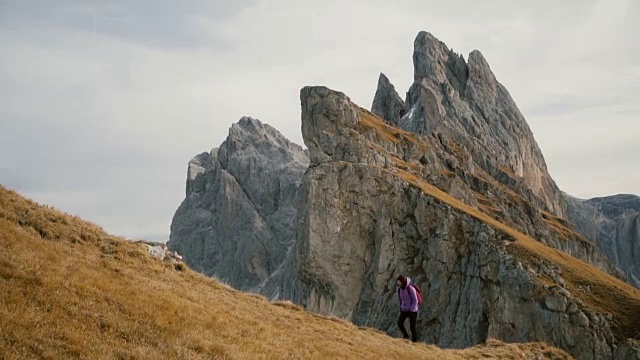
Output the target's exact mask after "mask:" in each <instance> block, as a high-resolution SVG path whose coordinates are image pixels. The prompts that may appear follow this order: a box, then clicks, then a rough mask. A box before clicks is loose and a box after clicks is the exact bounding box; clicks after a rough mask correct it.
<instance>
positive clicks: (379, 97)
mask: <svg viewBox="0 0 640 360" xmlns="http://www.w3.org/2000/svg"><path fill="white" fill-rule="evenodd" d="M371 112H372V113H374V114H376V115H377V116H379V117H380V118H382V119H384V120H386V121H387V122H388V123H390V124H392V125H397V124H398V121H399V120H400V118H402V116H404V114H405V113H406V112H407V110H406V108H405V104H404V101H403V100H402V98H401V97H400V95H398V92H397V91H396V88H395V87H394V86H393V84H391V81H389V78H387V76H386V75H385V74H383V73H380V78H379V79H378V88H377V89H376V94H375V96H374V97H373V104H372V105H371Z"/></svg>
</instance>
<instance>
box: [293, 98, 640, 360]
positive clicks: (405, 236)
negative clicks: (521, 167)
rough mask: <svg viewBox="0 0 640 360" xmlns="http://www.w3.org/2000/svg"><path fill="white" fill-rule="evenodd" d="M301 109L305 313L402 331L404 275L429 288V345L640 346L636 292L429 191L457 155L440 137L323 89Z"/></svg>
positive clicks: (423, 332) (591, 352) (597, 351)
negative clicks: (399, 295) (439, 167)
mask: <svg viewBox="0 0 640 360" xmlns="http://www.w3.org/2000/svg"><path fill="white" fill-rule="evenodd" d="M301 102H302V131H303V137H304V140H305V144H306V145H307V146H308V148H309V151H310V159H311V164H310V168H309V170H308V171H307V172H306V173H305V176H304V178H303V182H302V185H301V187H300V190H299V196H300V197H301V198H302V200H301V201H300V203H299V204H300V206H301V207H300V208H299V210H298V212H297V214H298V219H297V222H298V236H297V244H296V262H297V266H295V268H296V269H297V275H298V281H299V282H300V284H301V285H300V286H301V288H302V289H303V295H302V299H301V302H302V304H304V305H305V307H306V308H307V309H308V310H311V311H315V312H319V313H323V314H327V315H335V316H340V317H344V318H347V319H350V320H352V321H354V322H355V323H357V324H361V325H367V326H375V327H377V328H380V329H384V330H386V331H388V332H390V333H391V334H395V335H398V334H397V333H398V331H397V328H396V327H395V325H394V324H395V319H396V316H397V299H396V292H395V286H394V284H395V278H396V277H397V276H398V275H399V274H401V273H404V274H409V275H410V276H411V277H412V278H413V279H414V281H415V282H416V283H417V284H419V285H420V286H421V288H422V289H423V294H424V300H425V306H424V311H423V315H422V316H421V317H420V320H419V329H420V330H419V332H420V338H421V339H422V340H425V341H427V342H428V343H434V344H437V345H439V346H443V347H467V346H471V345H474V344H477V343H480V342H483V341H485V340H486V339H487V338H488V337H492V338H498V339H503V340H506V341H510V342H522V341H546V342H548V343H550V344H554V345H556V346H558V347H561V348H563V349H565V350H567V351H568V352H570V353H571V354H573V355H574V356H576V357H577V358H580V359H603V358H616V356H617V355H616V354H617V353H618V352H619V348H620V347H621V346H622V344H627V343H632V342H628V341H627V338H633V337H640V317H639V316H640V315H632V314H633V313H638V311H640V293H638V292H637V291H636V290H634V289H633V288H631V287H630V286H629V285H627V284H625V283H623V282H622V281H620V280H617V279H615V278H614V277H611V276H609V275H606V274H605V273H602V272H600V271H598V270H596V269H595V268H592V267H591V266H589V265H587V264H586V263H584V262H582V261H579V260H577V259H574V258H572V257H570V256H567V255H565V254H563V253H561V252H558V251H557V250H554V249H552V248H549V247H547V246H545V245H543V244H542V243H540V242H538V241H536V240H534V239H533V238H531V237H529V236H527V235H526V234H524V233H522V232H520V231H518V230H516V229H514V228H512V227H510V226H508V225H505V224H504V223H502V222H499V221H497V220H495V219H493V218H491V217H490V216H488V215H487V214H485V213H484V212H481V211H479V209H477V208H474V207H472V206H470V205H468V204H465V203H464V202H463V201H460V200H459V199H456V198H454V197H453V196H451V195H450V194H449V193H447V192H445V191H442V190H441V189H438V187H435V186H433V184H431V183H429V182H428V181H427V180H426V179H428V178H429V173H430V171H431V170H429V168H430V166H429V165H425V164H430V163H431V161H433V160H434V159H437V158H440V159H442V161H438V162H437V163H446V159H450V158H453V157H454V155H453V154H450V153H448V151H449V150H448V149H447V148H446V147H445V146H443V145H442V144H441V142H440V140H439V139H437V138H436V137H419V136H416V135H414V134H411V133H408V132H406V131H402V130H400V129H396V128H393V127H391V126H388V125H386V124H384V123H383V122H382V120H380V119H378V118H376V117H375V116H373V114H371V113H368V112H367V111H366V110H363V109H361V108H359V107H357V106H356V105H354V104H353V103H351V102H350V100H349V99H348V98H347V97H346V96H345V95H344V94H341V93H337V92H334V91H331V90H329V89H326V88H322V87H315V88H305V89H303V90H302V92H301ZM425 152H428V153H430V154H435V156H434V157H431V158H427V159H425V158H424V154H425ZM477 171H479V170H477ZM459 186H460V187H461V188H462V189H461V191H460V192H461V193H465V192H469V191H472V190H471V189H470V188H467V189H464V183H461V184H460V185H459ZM493 190H495V191H499V187H496V188H495V189H493ZM503 191H504V190H503ZM284 295H285V296H286V295H287V294H284ZM596 304H599V305H596ZM631 309H634V310H631ZM629 316H631V318H629ZM629 341H631V340H629ZM624 346H627V345H624ZM620 351H622V350H620ZM625 351H626V352H625V354H627V353H628V351H627V350H625ZM634 351H635V350H634ZM625 356H626V355H625Z"/></svg>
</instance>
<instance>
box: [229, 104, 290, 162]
mask: <svg viewBox="0 0 640 360" xmlns="http://www.w3.org/2000/svg"><path fill="white" fill-rule="evenodd" d="M253 151H255V152H256V155H258V156H269V157H276V158H277V159H274V160H282V161H291V160H303V159H300V158H299V156H298V155H299V154H300V153H302V152H303V149H302V147H300V146H299V145H297V144H294V143H292V142H291V141H289V140H288V139H287V138H286V137H284V136H283V135H282V134H281V133H280V132H279V131H278V130H276V129H275V128H273V127H272V126H270V125H267V124H263V123H262V122H261V121H260V120H258V119H254V118H251V117H247V116H245V117H242V118H241V119H240V121H238V122H237V123H235V124H233V125H232V126H231V128H230V129H229V136H228V137H227V139H226V140H225V141H224V142H223V143H222V145H221V146H220V150H219V151H218V156H219V159H220V162H221V163H222V165H223V166H224V167H225V168H227V166H228V164H229V158H231V157H233V156H235V154H236V153H237V154H239V155H238V156H244V153H246V152H253Z"/></svg>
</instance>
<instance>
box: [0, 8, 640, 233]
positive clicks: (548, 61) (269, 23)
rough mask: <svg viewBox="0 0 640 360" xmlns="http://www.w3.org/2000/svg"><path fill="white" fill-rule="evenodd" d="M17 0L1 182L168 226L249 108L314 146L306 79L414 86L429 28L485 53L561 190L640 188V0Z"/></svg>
mask: <svg viewBox="0 0 640 360" xmlns="http://www.w3.org/2000/svg"><path fill="white" fill-rule="evenodd" d="M480 3H481V2H479V1H476V0H468V1H459V0H450V1H428V0H405V1H401V0H399V1H388V0H384V1H382V0H366V1H365V0H326V1H302V0H297V1H296V0H234V1H220V0H181V1H180V0H113V1H109V0H103V1H83V0H56V1H51V0H0V49H1V50H0V184H2V185H4V186H6V187H9V188H11V189H14V190H17V191H19V192H20V193H21V194H23V195H25V196H27V197H30V198H32V199H34V200H36V201H38V202H40V203H46V204H49V205H52V206H55V207H56V208H58V209H60V210H63V211H65V212H69V213H72V214H74V215H79V216H81V217H83V218H85V219H87V220H90V221H93V222H96V223H98V224H99V225H101V226H102V227H103V228H104V229H105V230H107V231H109V232H111V233H113V234H116V235H121V236H125V237H128V238H135V239H141V238H144V239H148V240H155V241H165V240H168V238H169V226H170V223H171V218H172V217H173V214H174V212H175V210H176V209H177V208H178V206H179V205H180V203H181V201H182V200H183V199H184V191H185V190H184V188H185V178H186V170H187V163H188V161H189V160H190V159H191V158H192V157H193V156H195V155H196V154H198V153H201V152H203V151H209V150H210V149H211V148H213V147H217V146H218V145H219V144H220V143H221V142H222V141H223V140H224V139H225V138H226V136H227V134H228V129H229V127H230V126H231V124H233V123H234V122H237V121H238V120H239V119H240V118H241V117H242V116H245V115H246V116H252V117H254V118H258V119H260V120H262V121H263V122H265V123H268V124H270V125H272V126H274V127H275V128H276V129H278V130H280V132H282V133H283V134H284V135H285V136H286V137H288V138H289V139H291V140H292V141H294V142H296V143H298V144H302V136H301V131H300V104H299V90H300V88H302V87H303V86H307V85H325V86H328V87H330V88H332V89H335V90H339V91H342V92H344V93H346V94H347V95H348V96H349V97H350V98H351V99H352V100H353V101H355V102H356V103H358V104H360V105H361V106H364V107H367V108H368V107H370V106H371V102H372V100H373V95H374V93H375V90H376V85H377V79H378V75H379V73H380V72H383V73H385V74H386V75H387V76H388V77H389V79H390V80H391V82H392V83H393V84H394V85H395V87H396V89H397V90H398V92H399V93H400V94H401V96H404V93H405V92H406V91H407V90H408V88H409V86H410V85H411V82H412V81H413V65H412V52H413V40H414V38H415V36H416V35H417V33H418V32H419V31H421V30H425V31H429V32H431V33H432V34H434V35H435V36H436V37H438V38H439V39H440V40H442V41H444V42H445V43H446V44H447V45H448V46H449V47H451V48H453V49H454V50H455V51H456V52H459V53H462V54H463V55H465V58H466V57H467V55H468V54H469V52H471V51H472V50H474V49H478V50H480V51H481V52H482V53H483V55H484V56H485V58H486V59H487V61H488V62H489V64H490V66H491V68H492V70H493V72H494V73H495V74H496V77H497V78H498V80H499V81H500V82H501V83H502V84H504V85H505V86H506V88H507V89H508V90H509V92H510V93H511V95H512V97H513V98H514V100H515V101H516V103H517V104H518V106H519V108H520V110H521V111H522V113H523V114H524V116H525V118H526V119H527V122H528V123H529V126H530V127H531V129H532V131H533V133H534V136H535V138H536V140H537V142H538V145H539V146H540V148H541V149H542V152H543V154H544V155H545V158H546V161H547V165H548V168H549V172H550V173H551V175H552V177H553V178H554V179H555V180H556V182H557V184H558V185H559V187H560V188H561V189H562V190H563V191H565V192H567V193H569V194H571V195H574V196H576V197H580V198H590V197H595V196H605V195H612V194H618V193H633V194H640V155H639V154H640V100H638V99H639V96H640V41H639V40H638V37H637V34H640V21H638V20H640V2H639V1H637V0H579V1H576V0H567V1H562V2H559V1H557V0H554V1H550V0H540V1H513V0H494V1H492V2H490V5H488V4H487V3H488V2H482V3H484V4H480Z"/></svg>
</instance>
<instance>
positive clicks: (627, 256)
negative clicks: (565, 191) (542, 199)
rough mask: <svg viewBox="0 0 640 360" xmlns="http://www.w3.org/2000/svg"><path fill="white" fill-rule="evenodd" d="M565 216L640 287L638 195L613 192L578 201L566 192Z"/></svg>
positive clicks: (632, 282)
mask: <svg viewBox="0 0 640 360" xmlns="http://www.w3.org/2000/svg"><path fill="white" fill-rule="evenodd" d="M567 199H568V204H569V206H568V208H567V217H568V219H569V221H571V222H572V223H574V224H576V229H577V230H578V231H580V232H581V233H583V234H584V235H585V236H586V237H587V238H589V239H593V240H594V241H596V244H597V245H598V247H599V248H600V249H601V250H602V252H603V253H604V254H606V255H607V257H608V258H609V259H611V261H612V262H613V264H615V265H616V266H617V267H618V268H619V269H622V270H623V271H624V273H625V275H626V276H627V279H628V281H629V282H630V283H631V284H633V285H635V286H636V287H637V288H640V197H638V196H635V195H615V196H608V197H603V198H594V199H590V200H580V199H576V198H573V197H571V196H568V195H567Z"/></svg>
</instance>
